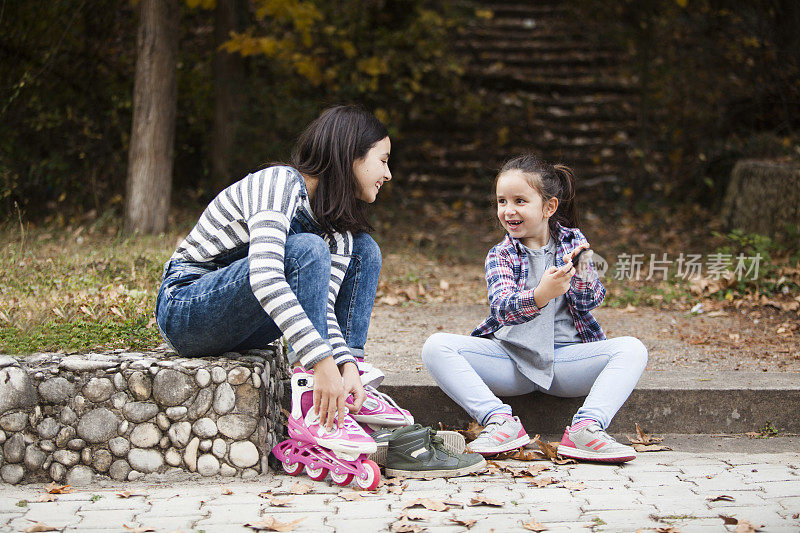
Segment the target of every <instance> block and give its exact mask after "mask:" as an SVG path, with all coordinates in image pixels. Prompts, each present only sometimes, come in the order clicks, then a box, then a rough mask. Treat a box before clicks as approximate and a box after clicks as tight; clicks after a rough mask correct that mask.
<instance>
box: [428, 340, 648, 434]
mask: <svg viewBox="0 0 800 533" xmlns="http://www.w3.org/2000/svg"><path fill="white" fill-rule="evenodd" d="M422 360H423V362H424V363H425V366H426V367H428V371H429V372H430V373H431V375H432V376H433V378H434V379H435V380H436V383H438V385H439V387H441V388H442V390H443V391H444V392H445V393H446V394H447V395H448V396H450V398H452V399H453V401H455V402H456V403H457V404H458V405H460V406H461V407H462V408H464V410H465V411H466V412H467V413H468V414H469V415H470V416H472V417H473V418H475V419H476V420H477V421H478V423H480V424H481V425H486V422H487V421H488V420H489V417H490V416H491V415H493V414H495V413H508V414H511V407H510V406H509V405H508V404H505V403H503V402H502V401H500V399H499V398H498V397H497V396H518V395H521V394H528V393H531V392H534V391H540V392H544V393H546V394H552V395H553V396H560V397H565V398H573V397H578V396H586V400H585V401H584V403H583V405H582V406H581V408H580V409H579V410H578V412H577V413H575V416H574V417H573V418H572V423H573V424H575V423H577V422H579V421H581V420H585V419H592V420H595V421H596V422H598V423H599V424H600V426H601V427H602V428H603V429H605V428H607V427H608V425H609V424H610V423H611V419H612V418H614V415H615V414H617V411H618V410H619V408H620V407H622V404H624V403H625V400H627V399H628V396H630V394H631V392H632V391H633V388H634V387H635V386H636V383H637V382H638V381H639V377H640V376H641V375H642V372H643V371H644V368H645V366H646V365H647V348H646V347H645V345H644V344H642V342H641V341H640V340H639V339H636V338H634V337H617V338H614V339H608V340H603V341H596V342H586V343H577V344H557V345H556V346H555V362H554V363H553V382H552V384H551V385H550V388H549V389H546V390H545V389H543V388H541V387H539V386H538V385H536V384H535V383H533V382H532V381H530V380H529V379H528V378H527V377H525V376H524V375H523V374H522V373H521V372H520V371H519V370H517V367H516V365H515V364H514V362H513V361H512V360H511V358H510V357H509V356H508V354H507V353H506V351H505V350H503V348H502V347H501V346H500V345H499V344H498V343H497V342H495V341H494V340H492V339H489V338H485V337H471V336H465V335H453V334H450V333H435V334H434V335H432V336H431V337H430V338H429V339H428V340H427V341H426V342H425V346H423V348H422Z"/></svg>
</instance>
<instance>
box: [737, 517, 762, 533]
mask: <svg viewBox="0 0 800 533" xmlns="http://www.w3.org/2000/svg"><path fill="white" fill-rule="evenodd" d="M763 528H764V526H763V525H758V526H757V525H755V524H752V523H750V521H749V520H744V519H742V520H739V523H738V524H737V525H736V533H755V532H756V531H761V530H762V529H763Z"/></svg>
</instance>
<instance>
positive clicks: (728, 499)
mask: <svg viewBox="0 0 800 533" xmlns="http://www.w3.org/2000/svg"><path fill="white" fill-rule="evenodd" d="M733 499H734V498H733V496H728V495H727V494H717V495H716V496H706V500H708V501H710V502H732V501H733Z"/></svg>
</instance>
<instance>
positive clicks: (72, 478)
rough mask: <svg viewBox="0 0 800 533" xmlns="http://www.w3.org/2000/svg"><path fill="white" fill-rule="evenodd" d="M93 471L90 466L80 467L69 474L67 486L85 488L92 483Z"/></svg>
mask: <svg viewBox="0 0 800 533" xmlns="http://www.w3.org/2000/svg"><path fill="white" fill-rule="evenodd" d="M93 474H94V472H92V469H91V468H89V467H88V466H83V465H78V466H76V467H75V468H73V469H72V470H70V471H69V473H68V474H67V485H72V486H73V487H84V486H86V485H88V484H89V483H91V482H92V475H93Z"/></svg>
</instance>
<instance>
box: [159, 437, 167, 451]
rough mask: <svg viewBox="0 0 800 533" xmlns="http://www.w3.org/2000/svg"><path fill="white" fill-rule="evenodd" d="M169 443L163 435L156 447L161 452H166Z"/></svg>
mask: <svg viewBox="0 0 800 533" xmlns="http://www.w3.org/2000/svg"><path fill="white" fill-rule="evenodd" d="M169 443H170V440H169V437H167V436H166V435H164V436H163V437H161V440H160V441H158V447H159V448H161V449H162V450H166V449H167V448H168V447H169Z"/></svg>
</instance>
